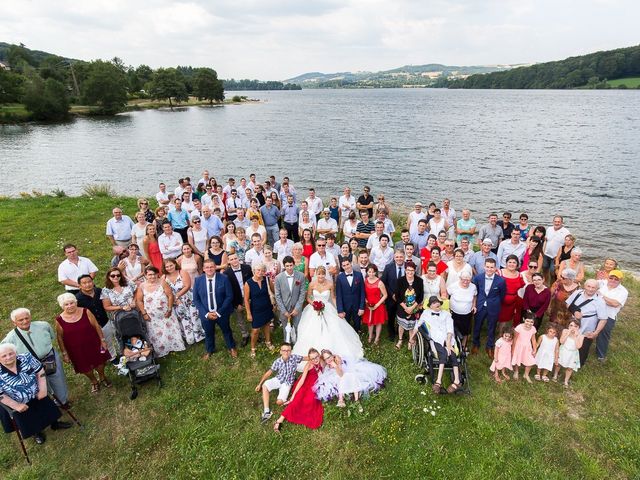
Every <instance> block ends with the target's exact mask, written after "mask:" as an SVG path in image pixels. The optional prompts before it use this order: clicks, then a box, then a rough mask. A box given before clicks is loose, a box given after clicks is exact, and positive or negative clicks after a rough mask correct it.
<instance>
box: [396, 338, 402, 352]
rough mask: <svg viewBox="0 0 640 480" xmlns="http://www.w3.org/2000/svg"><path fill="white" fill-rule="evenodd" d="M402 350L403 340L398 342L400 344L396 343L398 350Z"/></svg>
mask: <svg viewBox="0 0 640 480" xmlns="http://www.w3.org/2000/svg"><path fill="white" fill-rule="evenodd" d="M401 348H402V340H398V343H396V350H400V349H401Z"/></svg>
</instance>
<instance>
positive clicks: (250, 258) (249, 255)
mask: <svg viewBox="0 0 640 480" xmlns="http://www.w3.org/2000/svg"><path fill="white" fill-rule="evenodd" d="M263 228H264V227H263ZM244 263H245V264H247V265H251V266H252V267H253V265H254V264H258V263H264V252H263V251H260V252H256V249H255V248H250V249H249V250H247V251H246V252H245V254H244Z"/></svg>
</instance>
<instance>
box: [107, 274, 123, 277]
mask: <svg viewBox="0 0 640 480" xmlns="http://www.w3.org/2000/svg"><path fill="white" fill-rule="evenodd" d="M121 276H122V275H120V274H119V273H113V274H111V275H109V278H120V277H121Z"/></svg>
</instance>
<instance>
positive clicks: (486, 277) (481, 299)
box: [471, 258, 506, 358]
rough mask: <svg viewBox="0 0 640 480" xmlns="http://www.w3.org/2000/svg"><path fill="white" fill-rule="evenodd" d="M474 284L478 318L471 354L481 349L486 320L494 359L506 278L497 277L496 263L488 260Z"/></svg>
mask: <svg viewBox="0 0 640 480" xmlns="http://www.w3.org/2000/svg"><path fill="white" fill-rule="evenodd" d="M473 283H474V284H475V286H476V288H477V289H478V297H477V299H476V308H477V310H476V316H475V320H474V322H473V348H472V349H471V353H477V352H478V349H479V348H480V330H481V329H482V324H483V323H484V321H485V319H486V320H487V355H489V358H493V347H494V345H495V334H496V324H497V323H498V316H499V315H500V305H501V304H502V299H503V298H504V295H505V293H506V283H505V281H504V278H502V277H499V276H498V275H496V261H495V260H494V259H493V258H487V259H486V260H485V261H484V273H480V274H478V275H476V276H475V277H474V278H473Z"/></svg>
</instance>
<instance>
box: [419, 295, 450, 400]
mask: <svg viewBox="0 0 640 480" xmlns="http://www.w3.org/2000/svg"><path fill="white" fill-rule="evenodd" d="M428 306H429V309H428V310H425V311H424V312H423V313H422V315H421V316H420V320H418V321H417V322H416V325H415V327H414V328H413V335H412V338H413V337H415V335H416V334H417V333H418V329H419V328H420V326H422V325H426V327H427V330H428V331H429V336H430V337H431V340H433V344H434V346H435V349H436V352H437V353H438V360H437V361H438V378H437V379H436V383H434V384H433V393H441V389H442V375H443V374H444V366H445V364H446V363H447V361H449V363H450V364H451V366H452V367H453V383H452V384H451V385H449V387H448V388H447V393H455V392H456V391H457V390H458V389H459V388H460V369H459V368H458V358H457V357H456V353H455V352H454V348H455V342H454V338H453V335H454V332H453V319H452V318H451V314H450V313H449V312H445V311H444V310H442V302H441V301H440V299H439V298H438V297H436V296H435V295H433V296H431V297H429V302H428Z"/></svg>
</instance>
